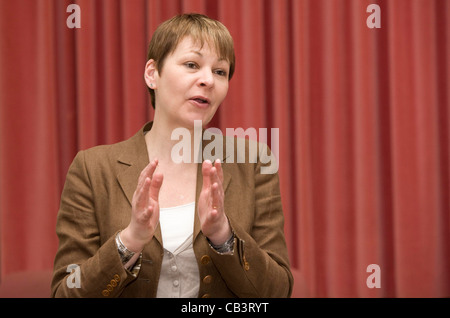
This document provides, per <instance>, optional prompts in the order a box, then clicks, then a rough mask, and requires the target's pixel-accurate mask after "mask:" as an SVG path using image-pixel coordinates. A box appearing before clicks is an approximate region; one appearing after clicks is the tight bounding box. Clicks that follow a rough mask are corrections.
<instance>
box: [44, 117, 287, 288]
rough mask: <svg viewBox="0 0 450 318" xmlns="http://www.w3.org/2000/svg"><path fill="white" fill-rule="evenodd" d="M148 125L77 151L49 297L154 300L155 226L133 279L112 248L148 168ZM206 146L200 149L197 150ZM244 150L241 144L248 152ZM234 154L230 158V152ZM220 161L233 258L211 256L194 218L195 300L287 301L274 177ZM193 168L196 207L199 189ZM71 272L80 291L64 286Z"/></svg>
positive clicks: (158, 251) (255, 166) (158, 241)
mask: <svg viewBox="0 0 450 318" xmlns="http://www.w3.org/2000/svg"><path fill="white" fill-rule="evenodd" d="M151 124H152V123H147V124H146V125H145V126H144V127H143V129H141V130H140V131H139V132H138V133H137V134H136V135H134V136H133V137H131V138H130V139H128V140H126V141H123V142H120V143H117V144H113V145H103V146H97V147H94V148H91V149H88V150H84V151H80V152H79V153H78V154H77V156H76V157H75V159H74V161H73V163H72V165H71V166H70V168H69V171H68V173H67V178H66V182H65V186H64V189H63V192H62V196H61V204H60V209H59V212H58V217H57V225H56V233H57V235H58V238H59V247H58V251H57V254H56V257H55V261H54V273H53V280H52V296H54V297H155V296H156V291H157V286H158V279H159V274H160V270H161V264H162V257H163V246H162V238H161V230H160V228H159V226H158V229H157V230H156V232H155V235H154V237H153V239H152V241H151V242H150V243H149V244H148V245H147V246H146V247H145V248H144V250H143V252H142V259H141V260H140V262H141V269H140V271H139V274H138V275H137V277H134V276H133V275H132V274H131V273H130V272H129V271H128V270H125V269H124V267H123V265H122V263H121V260H120V258H119V254H118V251H117V247H116V244H115V234H116V233H117V232H118V231H119V230H121V229H124V228H125V227H126V226H127V225H128V223H129V222H130V214H131V199H132V196H133V193H134V191H135V189H136V185H137V180H138V177H139V174H140V172H141V171H142V169H143V168H144V167H145V166H146V165H147V164H148V163H149V160H148V154H147V147H146V143H145V140H144V132H145V131H148V130H150V129H151ZM223 138H224V152H223V153H224V154H225V144H226V143H227V142H230V141H233V140H234V138H229V137H223ZM207 143H208V141H206V142H205V141H204V142H203V144H204V145H203V147H204V146H205V145H206V144H207ZM235 144H237V143H235ZM248 144H249V142H248V141H246V151H248ZM266 148H267V146H266ZM266 148H265V149H266ZM234 149H235V154H236V153H237V150H236V145H235V148H234ZM247 153H248V152H247ZM224 157H225V158H224V160H223V173H224V191H225V213H226V214H227V216H228V219H229V221H230V224H231V227H232V229H233V231H234V233H235V234H236V242H235V247H234V253H233V255H220V254H218V253H216V252H215V251H214V250H213V249H212V248H211V247H210V246H209V244H208V242H207V240H206V238H205V236H204V235H203V234H202V233H201V231H200V223H199V220H198V216H197V215H196V216H195V222H194V236H193V241H194V244H193V247H194V252H195V255H196V258H197V261H198V267H199V273H200V277H199V280H200V290H199V295H198V296H199V297H289V296H290V294H291V291H292V285H293V278H292V274H291V272H290V268H289V259H288V253H287V248H286V243H285V238H284V232H283V224H284V217H283V212H282V206H281V197H280V190H279V182H278V174H276V173H275V174H261V173H260V168H261V166H262V163H261V162H260V160H254V161H257V162H256V163H250V162H254V161H250V160H247V162H246V163H237V160H236V158H235V160H234V163H227V159H228V161H231V160H230V157H226V156H224ZM203 159H207V158H203ZM199 165H200V166H199V169H198V176H197V189H196V191H197V192H196V193H197V196H196V198H197V199H196V201H197V200H198V196H199V193H200V190H201V187H202V176H201V163H199ZM70 264H77V265H79V266H80V267H79V269H80V273H81V275H80V283H81V286H80V287H79V288H77V287H72V288H71V287H69V286H68V284H67V283H66V279H67V277H68V276H69V274H70V273H69V272H68V271H67V269H68V266H69V265H70ZM205 277H206V279H205Z"/></svg>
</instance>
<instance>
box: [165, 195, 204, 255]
mask: <svg viewBox="0 0 450 318" xmlns="http://www.w3.org/2000/svg"><path fill="white" fill-rule="evenodd" d="M159 211H160V212H159V224H160V226H161V235H162V240H163V245H164V248H165V249H166V250H168V251H169V252H172V253H173V252H174V251H175V250H176V249H177V248H178V247H179V246H180V245H181V244H183V242H184V241H185V240H186V239H187V238H188V237H189V236H190V235H192V233H193V231H194V215H195V202H191V203H188V204H184V205H179V206H175V207H172V208H160V209H159Z"/></svg>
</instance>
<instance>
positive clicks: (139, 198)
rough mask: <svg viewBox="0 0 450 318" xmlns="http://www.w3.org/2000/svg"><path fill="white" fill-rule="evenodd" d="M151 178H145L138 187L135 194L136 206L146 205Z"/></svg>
mask: <svg viewBox="0 0 450 318" xmlns="http://www.w3.org/2000/svg"><path fill="white" fill-rule="evenodd" d="M150 184H151V180H150V178H145V179H144V181H143V183H142V185H141V187H140V188H137V189H136V192H135V195H136V198H135V204H134V205H135V208H137V209H139V210H140V209H142V208H144V207H145V206H146V204H147V201H148V191H149V189H150Z"/></svg>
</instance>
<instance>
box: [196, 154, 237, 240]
mask: <svg viewBox="0 0 450 318" xmlns="http://www.w3.org/2000/svg"><path fill="white" fill-rule="evenodd" d="M202 174H203V187H202V190H201V192H200V196H199V199H198V216H199V219H200V227H201V229H202V232H203V234H204V235H205V236H206V237H207V238H208V239H209V240H210V241H211V243H213V244H214V245H221V244H223V243H225V242H226V241H227V240H228V239H229V238H230V236H231V227H230V223H229V222H228V218H227V216H226V215H225V211H224V197H225V195H224V191H223V186H222V183H223V171H222V165H221V163H220V160H219V159H217V160H216V161H215V163H214V166H213V165H212V163H211V161H209V160H205V161H204V162H203V164H202Z"/></svg>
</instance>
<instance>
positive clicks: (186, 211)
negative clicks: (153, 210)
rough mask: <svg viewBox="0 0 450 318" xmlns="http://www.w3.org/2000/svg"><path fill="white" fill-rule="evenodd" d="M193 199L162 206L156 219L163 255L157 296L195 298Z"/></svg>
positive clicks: (197, 286)
mask: <svg viewBox="0 0 450 318" xmlns="http://www.w3.org/2000/svg"><path fill="white" fill-rule="evenodd" d="M194 216H195V202H192V203H188V204H184V205H180V206H176V207H173V208H161V209H160V216H159V222H160V226H161V235H162V239H163V246H164V256H163V262H162V267H161V273H160V276H159V282H158V291H157V294H156V297H158V298H161V297H164V298H167V297H170V298H171V297H183V298H188V297H197V296H198V291H199V288H200V281H199V277H200V276H199V270H198V265H197V260H196V258H195V254H194V249H193V244H192V238H193V232H194Z"/></svg>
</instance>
